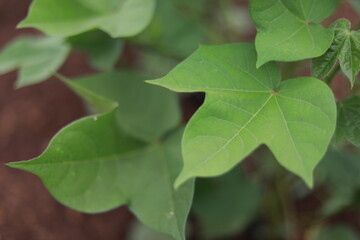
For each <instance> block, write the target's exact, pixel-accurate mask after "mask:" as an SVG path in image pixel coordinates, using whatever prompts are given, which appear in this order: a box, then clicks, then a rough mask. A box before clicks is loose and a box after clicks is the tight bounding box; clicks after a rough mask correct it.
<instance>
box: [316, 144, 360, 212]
mask: <svg viewBox="0 0 360 240" xmlns="http://www.w3.org/2000/svg"><path fill="white" fill-rule="evenodd" d="M358 160H359V155H358V154H356V153H348V152H345V151H343V150H336V149H329V151H328V152H327V154H326V155H325V157H324V159H323V160H322V161H321V163H320V164H319V167H318V168H317V172H316V173H317V176H319V177H318V179H320V180H321V181H320V182H318V185H325V186H326V187H327V189H328V192H329V194H330V197H329V199H328V200H327V201H326V202H325V204H324V206H323V213H324V214H325V215H331V214H334V213H336V212H338V211H339V210H341V209H342V208H344V207H346V206H348V205H349V204H351V201H352V200H353V198H354V194H355V191H356V190H357V189H358V187H359V186H360V177H359V171H360V162H359V161H358Z"/></svg>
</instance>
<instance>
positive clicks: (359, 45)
mask: <svg viewBox="0 0 360 240" xmlns="http://www.w3.org/2000/svg"><path fill="white" fill-rule="evenodd" d="M330 28H331V29H333V30H334V31H335V37H334V41H333V43H332V45H331V47H330V48H329V49H328V50H327V51H326V53H325V54H324V55H322V56H320V57H318V58H315V59H314V60H313V64H312V73H313V75H314V76H315V77H317V78H323V77H325V76H327V75H328V74H329V72H330V71H331V69H333V67H334V66H335V64H336V62H337V60H338V59H339V60H340V66H341V69H342V71H343V72H344V73H345V75H346V76H347V77H348V78H349V79H350V83H351V86H353V85H354V82H355V78H356V76H357V74H358V73H359V70H360V31H351V23H350V21H349V20H347V19H339V20H337V21H336V22H334V23H333V24H332V25H331V26H330Z"/></svg>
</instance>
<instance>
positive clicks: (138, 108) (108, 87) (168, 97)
mask: <svg viewBox="0 0 360 240" xmlns="http://www.w3.org/2000/svg"><path fill="white" fill-rule="evenodd" d="M144 79H146V78H145V77H143V76H139V75H138V74H135V73H125V72H123V73H116V72H110V73H103V74H97V75H92V76H86V77H82V78H79V79H75V81H66V83H67V84H68V85H69V86H70V87H71V88H72V89H74V90H75V91H76V92H77V93H78V94H80V96H82V97H83V98H85V99H86V100H87V101H89V102H90V103H91V104H93V105H94V106H95V107H97V108H98V109H99V110H100V111H105V112H106V111H109V110H110V109H113V108H114V107H115V106H117V105H119V106H120V107H119V108H118V109H117V112H116V115H117V121H118V123H119V124H120V126H121V127H122V129H123V130H124V131H125V132H126V133H128V134H130V135H131V136H133V137H136V138H139V139H141V140H144V141H148V142H152V141H154V140H157V139H159V138H161V137H162V136H163V135H164V134H165V133H167V132H168V131H170V130H171V129H174V128H175V127H177V126H179V124H180V121H181V115H180V107H179V103H178V99H177V96H176V94H174V93H172V92H170V91H168V90H165V89H162V88H159V87H156V86H151V85H149V84H146V83H145V82H144V81H143V80H144Z"/></svg>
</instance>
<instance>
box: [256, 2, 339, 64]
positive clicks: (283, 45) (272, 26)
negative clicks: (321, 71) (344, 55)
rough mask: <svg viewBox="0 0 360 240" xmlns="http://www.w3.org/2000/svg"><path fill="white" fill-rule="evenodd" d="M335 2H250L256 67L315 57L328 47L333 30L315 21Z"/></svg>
mask: <svg viewBox="0 0 360 240" xmlns="http://www.w3.org/2000/svg"><path fill="white" fill-rule="evenodd" d="M338 2H339V1H338V0H316V1H313V0H251V1H250V13H251V17H252V19H253V20H254V22H255V24H256V28H257V30H258V34H257V36H256V40H255V45H256V50H257V53H258V60H257V67H259V66H261V65H263V64H264V63H266V62H269V61H273V60H277V61H297V60H302V59H307V58H313V57H318V56H320V55H322V54H324V52H325V51H326V50H327V49H328V48H329V46H330V44H331V42H332V39H333V31H332V30H330V29H325V28H323V27H322V26H321V25H320V24H318V23H319V22H321V21H322V20H323V19H325V18H326V17H328V16H329V15H330V14H331V13H332V12H333V11H334V10H335V9H336V6H337V3H338Z"/></svg>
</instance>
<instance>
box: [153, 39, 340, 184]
mask: <svg viewBox="0 0 360 240" xmlns="http://www.w3.org/2000/svg"><path fill="white" fill-rule="evenodd" d="M255 65H256V52H255V49H254V47H253V45H250V44H229V45H223V46H213V47H206V46H202V47H200V49H199V50H198V51H196V52H195V53H194V54H193V55H192V56H191V57H190V58H188V59H187V60H185V61H184V62H183V63H181V64H180V65H178V66H177V67H176V68H175V69H174V70H173V71H172V72H170V73H169V74H168V75H167V76H165V77H164V78H161V79H158V80H155V81H151V83H153V84H157V85H161V86H164V87H167V88H169V89H171V90H174V91H179V92H206V99H205V103H204V104H203V106H202V107H201V108H200V109H199V110H198V111H197V112H196V114H195V115H194V116H193V117H192V119H191V120H190V122H189V123H188V125H187V127H186V130H185V134H184V138H183V156H184V169H183V171H182V173H181V174H180V176H179V177H178V179H177V181H176V186H179V185H181V184H182V183H183V182H185V181H186V180H187V179H189V178H192V177H195V176H202V177H207V176H217V175H220V174H222V173H225V172H227V171H228V170H229V169H231V168H232V167H234V166H235V165H236V164H237V163H238V162H239V161H241V160H242V159H244V158H245V157H246V156H247V155H249V154H250V153H251V152H252V151H254V150H255V149H256V148H257V147H258V146H259V145H261V144H265V145H267V146H268V147H269V148H270V150H271V151H272V152H273V153H274V155H275V157H276V158H277V160H278V161H279V162H280V164H281V165H283V166H284V167H285V168H287V169H288V170H290V171H292V172H293V173H295V174H297V175H299V176H300V177H302V178H303V179H304V180H305V182H306V183H307V184H308V185H309V186H311V185H312V182H313V178H312V171H313V169H314V168H315V166H316V165H317V163H318V162H319V161H320V159H321V158H322V157H323V155H324V154H325V152H326V149H327V146H328V143H329V141H330V139H331V137H332V135H333V133H334V130H335V122H336V105H335V100H334V96H333V94H332V92H331V90H330V88H329V87H328V86H327V85H326V84H324V83H323V82H321V81H319V80H318V79H315V78H310V77H304V78H296V79H291V80H287V81H285V82H283V83H280V72H279V70H278V68H277V67H276V65H275V64H268V65H266V66H264V67H261V68H259V69H257V68H256V66H255Z"/></svg>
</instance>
